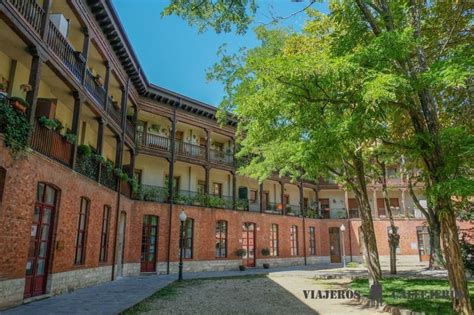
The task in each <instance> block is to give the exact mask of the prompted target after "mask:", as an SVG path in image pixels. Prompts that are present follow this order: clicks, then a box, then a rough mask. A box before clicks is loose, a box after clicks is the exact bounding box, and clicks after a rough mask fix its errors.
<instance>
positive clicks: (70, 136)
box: [63, 132, 77, 144]
mask: <svg viewBox="0 0 474 315" xmlns="http://www.w3.org/2000/svg"><path fill="white" fill-rule="evenodd" d="M63 138H64V140H66V141H67V142H69V143H70V144H74V143H76V140H77V136H76V135H75V134H73V133H72V132H66V133H65V134H64V136H63Z"/></svg>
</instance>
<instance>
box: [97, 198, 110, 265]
mask: <svg viewBox="0 0 474 315" xmlns="http://www.w3.org/2000/svg"><path fill="white" fill-rule="evenodd" d="M109 221H110V206H104V214H103V216H102V233H101V234H100V254H99V262H107V252H108V248H109V246H108V243H109Z"/></svg>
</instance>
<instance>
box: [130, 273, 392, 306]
mask: <svg viewBox="0 0 474 315" xmlns="http://www.w3.org/2000/svg"><path fill="white" fill-rule="evenodd" d="M348 281H349V280H342V279H332V280H315V279H313V278H312V277H308V276H307V275H303V274H301V273H300V274H298V273H294V272H277V273H271V274H269V275H267V276H248V277H239V278H237V277H236V278H221V279H206V280H200V279H197V280H188V281H185V282H183V283H181V284H178V283H174V284H172V285H170V286H169V287H168V288H166V289H164V290H161V292H159V293H158V294H157V295H155V296H154V297H152V298H150V299H148V300H147V301H145V302H143V303H141V304H140V305H139V306H138V307H136V308H135V309H132V310H131V311H132V312H126V313H125V314H158V313H159V314H331V315H332V314H367V315H368V314H383V313H382V312H380V311H377V310H374V309H366V308H364V307H363V306H360V305H355V304H351V302H350V300H321V299H305V297H304V293H303V290H327V289H344V288H345V286H346V285H347V283H348Z"/></svg>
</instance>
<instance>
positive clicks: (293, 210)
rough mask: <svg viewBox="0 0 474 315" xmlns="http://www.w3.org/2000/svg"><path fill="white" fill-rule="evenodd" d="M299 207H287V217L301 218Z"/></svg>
mask: <svg viewBox="0 0 474 315" xmlns="http://www.w3.org/2000/svg"><path fill="white" fill-rule="evenodd" d="M300 210H301V209H300V206H299V205H285V211H286V214H287V215H293V216H299V215H300V214H301V211H300Z"/></svg>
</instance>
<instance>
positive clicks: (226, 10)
mask: <svg viewBox="0 0 474 315" xmlns="http://www.w3.org/2000/svg"><path fill="white" fill-rule="evenodd" d="M256 10H257V3H256V1H255V0H239V1H234V0H170V4H169V5H168V6H167V7H166V8H165V10H164V12H163V13H162V15H163V16H168V15H172V14H175V15H177V16H180V17H182V18H184V19H185V20H186V21H188V23H189V24H190V25H193V24H194V25H197V26H198V28H199V31H200V32H203V31H205V30H206V29H207V28H213V29H214V30H215V31H216V32H217V33H220V32H230V31H232V29H233V27H234V26H235V29H236V31H237V33H245V31H246V30H247V28H248V26H249V25H250V23H251V22H252V20H253V14H254V13H255V11H256Z"/></svg>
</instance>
